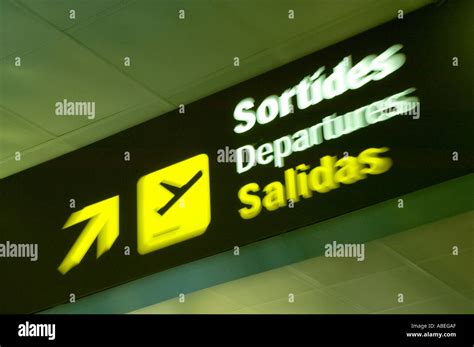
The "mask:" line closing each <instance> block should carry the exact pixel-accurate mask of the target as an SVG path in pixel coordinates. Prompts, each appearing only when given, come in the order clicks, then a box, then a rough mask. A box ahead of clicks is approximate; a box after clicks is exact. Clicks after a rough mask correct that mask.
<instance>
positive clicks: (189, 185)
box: [137, 154, 211, 254]
mask: <svg viewBox="0 0 474 347" xmlns="http://www.w3.org/2000/svg"><path fill="white" fill-rule="evenodd" d="M137 198H138V203H137V207H138V213H137V218H138V235H137V236H138V237H137V244H138V253H140V254H147V253H150V252H153V251H156V250H158V249H161V248H164V247H168V246H171V245H174V244H176V243H178V242H182V241H185V240H188V239H191V238H193V237H196V236H199V235H201V234H203V233H204V232H205V231H206V229H207V227H208V225H209V223H210V222H211V195H210V184H209V158H208V156H207V155H206V154H199V155H197V156H195V157H192V158H189V159H186V160H184V161H181V162H179V163H177V164H174V165H171V166H168V167H166V168H164V169H161V170H158V171H155V172H152V173H150V174H148V175H146V176H143V177H141V178H140V180H139V181H138V187H137Z"/></svg>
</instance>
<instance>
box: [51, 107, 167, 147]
mask: <svg viewBox="0 0 474 347" xmlns="http://www.w3.org/2000/svg"><path fill="white" fill-rule="evenodd" d="M151 100H152V101H151V102H147V103H143V104H139V105H136V106H132V107H130V108H127V109H125V110H122V111H119V112H117V113H116V114H113V115H111V116H108V117H105V118H103V119H101V120H99V121H97V122H92V123H90V124H89V125H87V126H84V127H81V128H79V129H76V130H73V131H71V132H69V133H67V134H65V135H63V136H61V137H60V138H61V139H62V140H63V141H64V142H66V143H68V144H70V145H72V146H74V147H75V148H81V147H83V146H86V145H88V144H91V143H94V142H96V141H99V140H101V139H103V138H104V137H107V136H111V135H113V134H116V133H118V132H120V131H122V130H125V129H128V128H130V127H132V126H134V125H137V124H139V123H143V122H145V121H147V120H149V119H152V118H155V117H157V116H159V115H161V114H163V113H166V112H168V111H171V110H172V109H173V108H174V106H172V105H169V104H166V103H163V102H162V101H161V100H158V99H151Z"/></svg>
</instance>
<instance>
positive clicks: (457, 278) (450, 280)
mask: <svg viewBox="0 0 474 347" xmlns="http://www.w3.org/2000/svg"><path fill="white" fill-rule="evenodd" d="M417 265H418V266H419V267H421V268H422V269H424V270H425V271H427V272H429V273H430V274H432V275H433V276H434V277H436V278H437V279H439V280H440V281H442V282H444V283H446V284H447V285H449V286H450V287H451V288H454V289H455V290H456V291H458V292H469V291H473V290H474V271H473V266H474V250H473V249H472V248H471V249H464V248H460V250H459V255H452V254H449V255H445V256H442V257H438V258H435V259H430V260H426V261H422V262H419V263H417Z"/></svg>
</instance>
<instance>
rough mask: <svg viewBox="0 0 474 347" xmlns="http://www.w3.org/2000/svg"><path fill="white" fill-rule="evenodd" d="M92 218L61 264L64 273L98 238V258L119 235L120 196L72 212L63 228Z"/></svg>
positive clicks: (61, 270)
mask: <svg viewBox="0 0 474 347" xmlns="http://www.w3.org/2000/svg"><path fill="white" fill-rule="evenodd" d="M87 219H91V220H90V221H89V223H87V225H86V227H85V228H84V230H83V231H82V233H81V235H79V237H78V239H77V240H76V242H75V243H74V245H73V246H72V248H71V249H70V250H69V252H68V254H67V255H66V257H65V258H64V260H63V261H62V263H61V265H59V267H58V270H59V272H61V273H62V274H63V275H64V274H66V272H68V271H69V270H71V269H72V268H73V267H74V266H76V265H78V264H79V263H80V262H81V260H82V258H84V256H85V255H86V253H87V251H88V250H89V248H91V246H92V243H93V242H94V240H95V239H97V258H99V257H100V256H101V255H102V254H104V253H105V252H107V251H108V250H109V249H110V247H112V245H113V244H114V242H115V240H116V239H117V237H118V235H119V196H118V195H117V196H114V197H112V198H110V199H106V200H102V201H100V202H98V203H95V204H93V205H89V206H86V207H84V208H83V209H82V210H80V211H77V212H74V213H73V214H71V216H70V217H69V219H68V220H67V222H66V224H64V226H63V229H66V228H69V227H70V226H73V225H75V224H77V223H80V222H83V221H85V220H87Z"/></svg>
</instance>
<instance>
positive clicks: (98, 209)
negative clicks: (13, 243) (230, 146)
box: [58, 154, 211, 275]
mask: <svg viewBox="0 0 474 347" xmlns="http://www.w3.org/2000/svg"><path fill="white" fill-rule="evenodd" d="M137 190H138V194H137V197H138V233H137V234H138V253H140V254H147V253H150V252H153V251H156V250H158V249H160V248H164V247H168V246H171V245H174V244H176V243H179V242H182V241H185V240H188V239H191V238H193V237H196V236H199V235H201V234H203V233H204V232H205V231H206V229H207V227H208V226H209V223H210V222H211V196H210V184H209V158H208V156H207V155H206V154H200V155H197V156H195V157H192V158H190V159H187V160H184V161H182V162H179V163H177V164H174V165H171V166H169V167H166V168H164V169H161V170H158V171H155V172H152V173H151V174H148V175H146V176H143V177H142V178H140V180H139V181H138V185H137ZM88 219H90V221H89V223H88V224H87V225H86V227H85V229H84V230H83V231H82V233H81V234H80V235H79V238H78V239H77V240H76V242H75V243H74V245H73V246H72V248H71V250H70V251H69V252H68V254H67V255H66V257H65V258H64V260H63V261H62V263H61V265H60V266H59V268H58V271H59V272H61V273H62V274H63V275H64V274H66V273H67V272H69V270H71V269H72V268H73V267H75V266H76V265H78V264H79V263H80V262H81V260H82V259H83V258H84V256H85V255H86V253H87V251H88V250H89V249H90V248H91V246H92V244H93V242H94V241H95V239H97V258H99V257H100V256H101V255H102V254H103V253H105V252H106V251H108V250H109V249H110V248H111V247H112V245H113V244H114V242H115V240H116V239H117V237H118V236H119V196H114V197H113V198H110V199H107V200H104V201H101V202H98V203H95V204H92V205H89V206H86V207H85V208H83V209H82V210H80V211H78V212H74V213H73V214H72V215H71V216H70V217H69V219H68V220H67V222H66V224H65V225H64V227H63V229H65V228H69V227H70V226H72V225H75V224H77V223H80V222H83V221H85V220H88Z"/></svg>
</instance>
